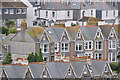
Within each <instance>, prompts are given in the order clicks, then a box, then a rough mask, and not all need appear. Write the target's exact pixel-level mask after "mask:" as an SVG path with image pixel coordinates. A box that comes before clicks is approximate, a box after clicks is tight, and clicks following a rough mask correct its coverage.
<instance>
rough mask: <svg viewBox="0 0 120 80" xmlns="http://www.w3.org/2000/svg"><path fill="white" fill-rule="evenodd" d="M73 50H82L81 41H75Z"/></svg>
mask: <svg viewBox="0 0 120 80" xmlns="http://www.w3.org/2000/svg"><path fill="white" fill-rule="evenodd" d="M75 50H76V51H82V50H83V42H77V43H76V49H75Z"/></svg>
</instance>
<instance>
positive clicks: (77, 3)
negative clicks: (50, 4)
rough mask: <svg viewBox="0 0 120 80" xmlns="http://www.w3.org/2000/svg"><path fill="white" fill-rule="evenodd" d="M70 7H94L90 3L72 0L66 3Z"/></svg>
mask: <svg viewBox="0 0 120 80" xmlns="http://www.w3.org/2000/svg"><path fill="white" fill-rule="evenodd" d="M68 6H69V7H70V8H71V9H82V10H84V9H94V8H93V7H92V6H91V5H89V4H88V3H86V2H73V3H71V4H69V5H68Z"/></svg>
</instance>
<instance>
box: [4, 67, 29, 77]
mask: <svg viewBox="0 0 120 80" xmlns="http://www.w3.org/2000/svg"><path fill="white" fill-rule="evenodd" d="M27 68H28V66H22V65H4V71H5V72H6V73H7V78H24V77H25V72H26V71H27Z"/></svg>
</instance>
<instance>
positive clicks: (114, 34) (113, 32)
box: [108, 27, 118, 40]
mask: <svg viewBox="0 0 120 80" xmlns="http://www.w3.org/2000/svg"><path fill="white" fill-rule="evenodd" d="M108 39H109V40H113V39H118V38H117V34H116V32H115V30H114V28H113V27H112V29H111V31H110V33H109V36H108Z"/></svg>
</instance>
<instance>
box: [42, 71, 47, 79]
mask: <svg viewBox="0 0 120 80" xmlns="http://www.w3.org/2000/svg"><path fill="white" fill-rule="evenodd" d="M44 72H45V75H44ZM43 77H44V78H46V77H47V71H45V70H44V71H43Z"/></svg>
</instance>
